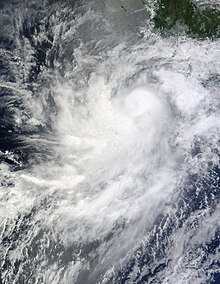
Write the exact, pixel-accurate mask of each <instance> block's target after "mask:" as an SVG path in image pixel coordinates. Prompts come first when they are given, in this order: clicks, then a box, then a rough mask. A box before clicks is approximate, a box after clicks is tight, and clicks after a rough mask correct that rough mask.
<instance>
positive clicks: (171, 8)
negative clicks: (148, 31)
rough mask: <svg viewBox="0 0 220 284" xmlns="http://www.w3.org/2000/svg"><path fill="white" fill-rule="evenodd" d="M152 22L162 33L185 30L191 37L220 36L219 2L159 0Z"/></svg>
mask: <svg viewBox="0 0 220 284" xmlns="http://www.w3.org/2000/svg"><path fill="white" fill-rule="evenodd" d="M153 20H154V24H155V26H156V28H159V29H160V30H161V32H162V33H163V34H164V35H167V34H170V33H174V32H175V33H176V31H177V30H178V31H179V32H185V33H186V34H188V35H189V36H191V37H197V38H201V39H202V38H207V37H208V38H219V37H220V4H216V5H215V4H203V5H202V4H195V3H194V2H192V1H190V0H159V2H158V7H157V11H156V15H155V16H154V19H153Z"/></svg>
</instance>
